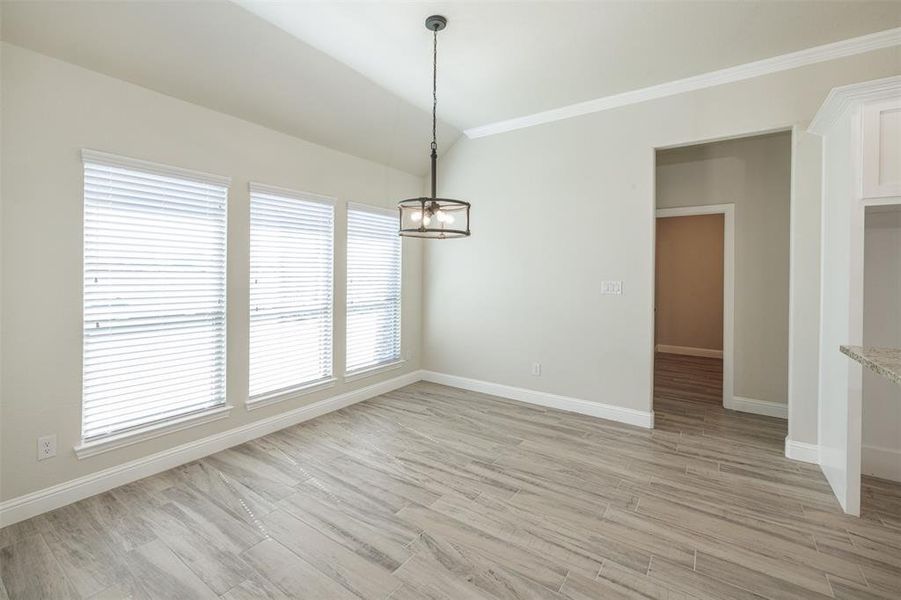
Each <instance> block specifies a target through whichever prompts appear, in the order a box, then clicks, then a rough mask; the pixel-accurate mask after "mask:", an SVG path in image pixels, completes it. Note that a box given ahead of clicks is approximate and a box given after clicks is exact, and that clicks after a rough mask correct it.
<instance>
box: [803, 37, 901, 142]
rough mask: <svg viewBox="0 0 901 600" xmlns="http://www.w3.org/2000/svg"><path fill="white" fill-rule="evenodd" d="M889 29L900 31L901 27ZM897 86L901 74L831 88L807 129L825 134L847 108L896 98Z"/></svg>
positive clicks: (900, 85) (900, 86) (900, 79)
mask: <svg viewBox="0 0 901 600" xmlns="http://www.w3.org/2000/svg"><path fill="white" fill-rule="evenodd" d="M890 31H901V28H899V29H897V30H890ZM896 45H897V44H896ZM899 88H901V75H895V76H892V77H885V78H883V79H874V80H871V81H861V82H860V83H852V84H850V85H843V86H839V87H836V88H832V90H831V91H830V92H829V95H828V96H826V100H824V101H823V104H822V105H821V106H820V110H818V111H817V114H816V115H814V117H813V120H812V121H811V122H810V125H809V126H808V127H807V131H809V132H810V133H815V134H817V135H821V136H822V135H826V132H828V131H829V130H830V129H831V128H832V126H833V125H835V124H836V123H837V122H838V121H839V120H840V119H841V118H842V116H844V115H845V113H846V112H848V111H849V110H851V109H853V108H854V107H856V106H857V105H859V104H862V103H864V102H876V101H879V100H890V99H892V98H896V97H897V95H898V90H899Z"/></svg>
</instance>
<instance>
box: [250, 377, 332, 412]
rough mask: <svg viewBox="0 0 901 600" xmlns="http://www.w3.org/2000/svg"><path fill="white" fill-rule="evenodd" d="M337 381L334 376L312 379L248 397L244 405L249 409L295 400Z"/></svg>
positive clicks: (328, 386)
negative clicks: (308, 381) (301, 383)
mask: <svg viewBox="0 0 901 600" xmlns="http://www.w3.org/2000/svg"><path fill="white" fill-rule="evenodd" d="M337 381H338V380H337V379H336V378H334V377H326V378H325V379H319V380H317V381H312V382H310V383H305V384H303V385H297V386H294V387H290V388H288V389H283V390H277V391H275V392H268V393H266V394H260V395H259V396H253V397H251V398H248V399H247V401H246V402H245V403H244V407H245V408H246V409H247V410H256V409H258V408H263V407H264V406H272V405H273V404H278V403H279V402H285V401H287V400H294V399H296V398H300V397H301V396H306V395H308V394H313V393H316V392H321V391H322V390H327V389H328V388H330V387H334V386H335V383H336V382H337Z"/></svg>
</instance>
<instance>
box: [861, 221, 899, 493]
mask: <svg viewBox="0 0 901 600" xmlns="http://www.w3.org/2000/svg"><path fill="white" fill-rule="evenodd" d="M863 282H864V291H863V302H864V305H863V343H864V345H866V346H876V347H879V348H901V208H899V207H895V208H893V209H890V210H885V209H876V208H871V209H869V210H868V211H867V216H866V229H865V236H864V275H863ZM862 394H863V395H862V397H863V431H862V434H863V448H862V460H861V463H862V464H861V471H862V472H863V473H864V474H869V475H876V476H878V477H885V478H888V479H894V480H896V481H901V386H899V385H898V384H896V383H894V382H892V381H889V380H888V379H886V378H885V377H882V376H880V375H877V374H875V373H873V372H872V371H870V370H869V369H863V392H862Z"/></svg>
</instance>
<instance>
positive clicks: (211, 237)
mask: <svg viewBox="0 0 901 600" xmlns="http://www.w3.org/2000/svg"><path fill="white" fill-rule="evenodd" d="M83 159H84V355H83V360H84V365H83V376H84V380H83V406H82V438H83V439H84V440H91V439H97V438H102V437H105V436H108V435H111V434H116V433H123V432H127V431H132V430H135V429H138V428H144V427H147V426H151V425H156V424H161V423H168V422H170V421H172V420H175V419H183V418H187V416H188V415H192V414H194V413H199V412H201V411H204V410H205V409H209V408H212V407H217V406H222V405H224V404H225V247H226V245H225V235H226V208H227V193H228V179H226V178H220V177H216V176H213V175H205V174H202V173H194V172H191V171H185V170H181V169H176V168H170V167H164V166H161V165H155V164H153V163H145V162H143V161H135V160H131V159H123V158H119V157H116V156H112V155H107V154H102V153H99V152H91V151H84V153H83Z"/></svg>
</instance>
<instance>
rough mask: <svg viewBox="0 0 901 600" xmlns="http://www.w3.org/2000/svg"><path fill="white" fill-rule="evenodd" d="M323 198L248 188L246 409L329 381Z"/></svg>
mask: <svg viewBox="0 0 901 600" xmlns="http://www.w3.org/2000/svg"><path fill="white" fill-rule="evenodd" d="M334 222H335V208H334V204H333V201H332V200H331V199H328V198H322V197H318V196H313V195H310V194H301V193H297V192H291V191H288V190H280V189H277V188H270V187H266V186H262V185H259V184H255V183H252V184H251V185H250V402H251V403H252V402H253V401H255V400H257V401H258V400H263V399H265V398H267V397H271V396H274V395H278V394H281V393H284V392H289V391H290V390H292V389H296V388H298V387H304V386H307V385H311V384H315V383H316V382H319V381H322V380H325V379H328V378H330V377H331V375H332V297H333V292H332V288H333V274H332V269H333V260H332V254H333V239H334Z"/></svg>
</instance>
